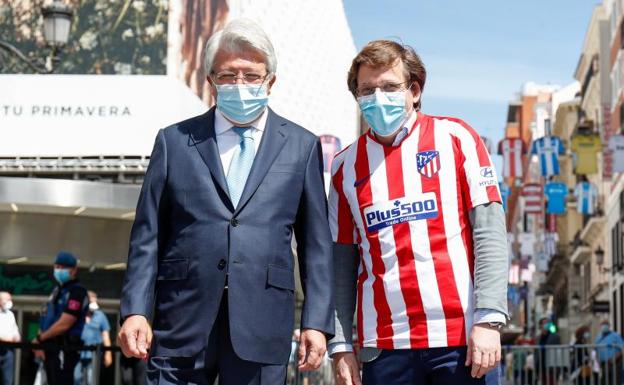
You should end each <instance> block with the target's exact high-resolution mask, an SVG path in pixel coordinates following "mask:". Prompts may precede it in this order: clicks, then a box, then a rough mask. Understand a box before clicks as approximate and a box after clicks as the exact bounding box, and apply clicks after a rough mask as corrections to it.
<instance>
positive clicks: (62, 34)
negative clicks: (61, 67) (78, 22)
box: [0, 0, 73, 74]
mask: <svg viewBox="0 0 624 385" xmlns="http://www.w3.org/2000/svg"><path fill="white" fill-rule="evenodd" d="M41 13H42V15H43V37H44V38H45V41H46V44H47V46H48V47H49V48H50V54H49V55H48V57H46V60H45V65H44V66H41V64H39V63H36V62H35V61H33V60H31V59H29V58H28V57H27V56H26V55H24V53H22V51H20V50H19V49H18V48H17V47H15V46H14V45H12V44H10V43H9V42H6V41H3V40H0V49H3V50H4V51H6V52H8V53H9V54H11V55H13V56H15V57H17V58H18V59H19V60H21V61H22V62H24V63H26V64H27V65H28V66H29V67H30V68H32V69H33V70H34V71H36V72H38V73H41V74H50V73H52V72H54V69H55V68H56V65H57V64H58V63H59V62H60V59H59V56H58V55H59V52H60V50H61V48H63V46H65V45H66V44H67V41H68V40H69V32H70V30H71V22H72V18H73V12H72V11H71V8H70V7H69V6H68V5H66V4H65V3H63V2H62V1H60V0H55V1H53V2H52V3H51V4H50V5H47V6H45V7H43V8H42V10H41Z"/></svg>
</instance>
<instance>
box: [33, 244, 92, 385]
mask: <svg viewBox="0 0 624 385" xmlns="http://www.w3.org/2000/svg"><path fill="white" fill-rule="evenodd" d="M77 265H78V261H77V260H76V257H74V256H73V255H72V254H71V253H68V252H64V251H62V252H60V253H59V254H58V255H57V256H56V260H55V262H54V278H55V279H56V281H57V282H58V285H57V286H56V287H55V288H54V290H53V291H52V294H51V295H50V298H49V299H48V302H47V303H46V305H45V307H44V309H43V313H42V315H41V319H40V330H41V331H40V333H39V335H37V337H36V338H35V339H34V340H33V342H34V343H41V344H43V345H44V347H46V345H49V347H50V349H46V350H45V352H44V351H35V355H36V356H38V357H41V358H44V360H45V370H46V375H47V379H48V384H49V385H57V384H59V385H68V384H72V383H73V376H74V368H75V366H76V364H77V363H78V360H79V359H80V352H79V351H78V350H75V348H76V347H80V346H82V345H83V343H82V340H81V338H80V337H81V334H82V329H83V328H84V325H85V317H86V315H87V311H88V309H89V297H88V296H87V290H86V289H85V288H84V287H82V285H80V284H79V283H78V280H77V278H76V273H77V272H78V267H77ZM55 347H58V348H61V349H60V350H59V349H58V348H57V349H54V348H55ZM67 348H70V349H67ZM71 348H74V349H71Z"/></svg>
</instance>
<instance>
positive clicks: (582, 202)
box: [574, 182, 598, 215]
mask: <svg viewBox="0 0 624 385" xmlns="http://www.w3.org/2000/svg"><path fill="white" fill-rule="evenodd" d="M574 196H575V197H576V211H578V212H579V213H581V214H587V215H592V214H594V212H595V211H596V204H597V203H598V189H597V188H596V186H594V184H593V183H590V182H580V183H578V184H577V185H576V187H575V188H574Z"/></svg>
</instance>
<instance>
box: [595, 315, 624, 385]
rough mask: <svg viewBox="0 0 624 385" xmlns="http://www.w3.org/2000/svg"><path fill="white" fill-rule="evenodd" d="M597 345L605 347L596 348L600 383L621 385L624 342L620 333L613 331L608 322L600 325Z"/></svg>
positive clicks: (605, 321)
mask: <svg viewBox="0 0 624 385" xmlns="http://www.w3.org/2000/svg"><path fill="white" fill-rule="evenodd" d="M596 345H603V346H598V347H596V350H597V351H598V360H599V361H600V373H601V377H600V378H601V380H600V383H601V384H603V385H611V384H620V383H621V378H622V349H624V340H623V339H622V336H620V334H619V333H617V332H616V331H614V330H611V325H610V324H609V321H608V320H604V321H602V322H601V323H600V334H599V335H598V337H596ZM604 345H606V346H604Z"/></svg>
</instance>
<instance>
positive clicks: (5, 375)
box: [0, 291, 21, 385]
mask: <svg viewBox="0 0 624 385" xmlns="http://www.w3.org/2000/svg"><path fill="white" fill-rule="evenodd" d="M11 308H13V299H12V297H11V294H10V293H8V292H6V291H0V342H20V340H21V336H20V332H19V328H18V327H17V323H16V322H15V315H14V314H13V312H12V311H11ZM14 370H15V352H14V350H13V348H10V347H6V346H0V379H1V380H2V384H3V385H13V376H14Z"/></svg>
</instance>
